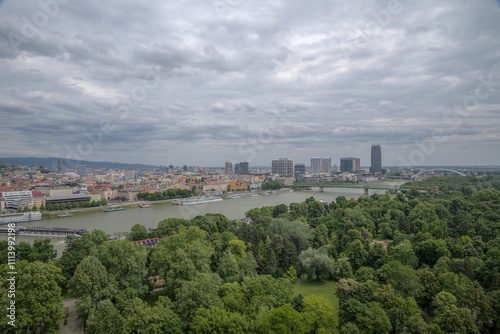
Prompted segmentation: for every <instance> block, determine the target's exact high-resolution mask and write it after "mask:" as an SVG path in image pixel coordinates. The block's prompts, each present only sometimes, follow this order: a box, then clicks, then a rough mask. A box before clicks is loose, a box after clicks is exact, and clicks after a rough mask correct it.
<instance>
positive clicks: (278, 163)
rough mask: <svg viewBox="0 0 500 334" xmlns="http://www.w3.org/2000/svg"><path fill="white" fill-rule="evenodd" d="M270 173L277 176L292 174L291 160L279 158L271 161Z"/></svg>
mask: <svg viewBox="0 0 500 334" xmlns="http://www.w3.org/2000/svg"><path fill="white" fill-rule="evenodd" d="M271 167H272V169H271V170H272V173H273V174H274V175H279V176H293V160H288V159H287V158H279V159H278V160H273V161H272V166H271Z"/></svg>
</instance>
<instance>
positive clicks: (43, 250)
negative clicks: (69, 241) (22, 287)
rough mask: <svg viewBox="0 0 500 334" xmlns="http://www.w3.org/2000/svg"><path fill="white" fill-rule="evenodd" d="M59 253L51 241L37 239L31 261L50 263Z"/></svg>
mask: <svg viewBox="0 0 500 334" xmlns="http://www.w3.org/2000/svg"><path fill="white" fill-rule="evenodd" d="M56 256H57V251H56V250H55V249H54V245H53V244H52V243H51V242H50V239H36V240H35V241H34V242H33V248H32V252H31V259H30V261H42V262H49V261H52V260H53V259H55V257H56Z"/></svg>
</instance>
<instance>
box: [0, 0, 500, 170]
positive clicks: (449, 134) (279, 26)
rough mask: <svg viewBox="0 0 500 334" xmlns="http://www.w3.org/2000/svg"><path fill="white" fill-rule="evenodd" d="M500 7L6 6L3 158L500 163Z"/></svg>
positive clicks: (234, 1)
mask: <svg viewBox="0 0 500 334" xmlns="http://www.w3.org/2000/svg"><path fill="white" fill-rule="evenodd" d="M499 35H500V6H499V3H498V1H492V0H490V1H486V0H480V1H474V2H456V1H452V0H448V1H440V2H439V3H436V2H431V1H418V2H417V1H410V0H407V1H388V2H376V3H373V2H372V1H364V0H363V1H355V2H354V3H349V2H346V1H322V0H312V1H307V2H291V1H285V0H282V1H248V0H216V1H213V2H212V1H194V0H191V1H182V2H169V3H165V2H164V1H148V2H140V1H132V0H120V1H118V0H100V1H97V0H89V1H76V0H57V1H56V0H41V1H34V0H29V1H28V0H27V1H15V0H7V1H4V2H3V3H1V4H0V73H2V74H1V77H0V130H1V132H0V155H2V156H61V157H68V158H77V159H78V158H81V159H85V160H113V161H121V162H136V163H139V162H140V163H150V164H163V165H165V164H166V165H168V164H175V165H183V164H189V165H192V164H196V165H201V166H221V165H223V163H224V162H225V161H227V160H233V161H249V162H250V164H251V165H270V161H271V159H274V158H278V157H288V158H291V159H293V160H295V161H297V162H305V163H306V164H308V163H309V159H310V158H311V157H313V156H330V157H332V159H333V162H334V163H335V162H337V163H338V160H339V158H340V157H342V156H347V155H350V156H359V157H360V158H361V161H362V165H365V166H366V165H369V152H370V146H371V144H375V143H379V144H381V145H382V149H383V163H384V165H400V164H406V163H409V164H416V165H451V164H496V165H498V164H500V162H499V158H498V157H499V153H500V117H499V116H500V39H499V38H498V36H499Z"/></svg>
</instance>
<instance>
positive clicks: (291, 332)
mask: <svg viewBox="0 0 500 334" xmlns="http://www.w3.org/2000/svg"><path fill="white" fill-rule="evenodd" d="M264 329H265V332H266V333H271V334H295V333H296V334H302V333H306V325H305V323H304V321H303V317H302V314H300V313H299V312H297V311H295V310H294V308H293V307H292V306H291V305H290V304H285V305H283V306H280V307H278V308H275V309H273V310H271V312H270V313H269V315H268V316H267V318H266V320H265V322H264Z"/></svg>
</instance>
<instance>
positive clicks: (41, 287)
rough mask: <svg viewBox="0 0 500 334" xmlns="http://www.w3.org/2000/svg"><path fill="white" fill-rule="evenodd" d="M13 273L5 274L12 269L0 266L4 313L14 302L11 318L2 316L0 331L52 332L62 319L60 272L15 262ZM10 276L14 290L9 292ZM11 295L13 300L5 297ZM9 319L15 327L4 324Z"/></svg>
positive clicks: (39, 264) (51, 266)
mask: <svg viewBox="0 0 500 334" xmlns="http://www.w3.org/2000/svg"><path fill="white" fill-rule="evenodd" d="M15 270H16V272H17V274H15V275H12V274H9V272H11V271H12V268H10V267H9V266H8V265H7V264H5V265H1V266H0V277H3V279H2V280H0V305H1V307H2V309H3V310H7V311H8V308H9V307H10V306H11V301H15V318H14V319H9V318H7V317H6V316H5V315H4V317H5V318H6V319H4V320H3V321H1V322H0V332H2V333H5V334H9V333H56V331H57V329H58V326H59V322H60V321H61V320H62V319H63V318H64V309H63V303H62V296H61V288H60V287H59V284H60V283H62V281H63V276H62V275H61V269H60V268H58V267H56V266H55V265H54V264H52V263H43V262H38V261H37V262H27V261H18V262H16V267H15ZM12 276H15V278H14V279H15V288H14V290H12V289H11V284H12V283H13V281H11V280H10V279H11V278H12ZM12 294H14V295H15V298H10V297H9V295H10V296H11V297H12ZM7 311H6V313H7ZM9 313H10V311H9ZM9 313H8V314H9ZM11 320H15V327H14V326H11V325H9V324H8V321H11ZM42 328H43V329H42Z"/></svg>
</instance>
